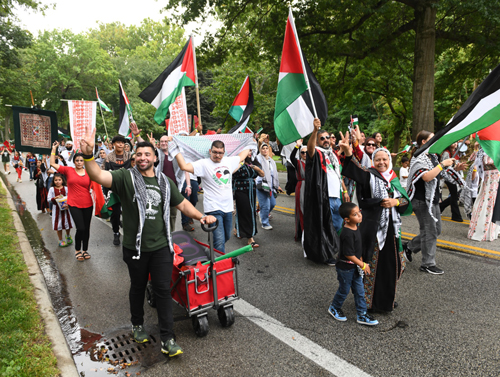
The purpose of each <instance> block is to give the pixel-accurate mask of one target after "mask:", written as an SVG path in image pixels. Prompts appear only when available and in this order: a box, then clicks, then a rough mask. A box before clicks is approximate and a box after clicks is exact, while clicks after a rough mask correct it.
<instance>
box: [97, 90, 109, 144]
mask: <svg viewBox="0 0 500 377" xmlns="http://www.w3.org/2000/svg"><path fill="white" fill-rule="evenodd" d="M95 94H96V96H97V99H99V94H97V87H96V88H95ZM97 102H99V101H97ZM97 105H98V106H99V110H101V117H102V124H104V131H106V139H109V136H108V129H107V128H106V122H105V121H104V115H103V113H102V107H101V104H100V103H98V104H97Z"/></svg>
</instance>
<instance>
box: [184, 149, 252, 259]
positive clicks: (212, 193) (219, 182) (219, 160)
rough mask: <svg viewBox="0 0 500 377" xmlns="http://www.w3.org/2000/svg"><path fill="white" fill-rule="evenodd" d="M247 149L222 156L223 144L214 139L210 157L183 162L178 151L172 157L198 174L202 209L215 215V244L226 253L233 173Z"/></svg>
mask: <svg viewBox="0 0 500 377" xmlns="http://www.w3.org/2000/svg"><path fill="white" fill-rule="evenodd" d="M248 151H249V150H248V149H246V150H244V151H242V152H240V153H239V155H238V156H233V157H224V153H225V147H224V143H223V142H222V141H220V140H215V141H214V142H213V143H212V147H211V148H210V151H209V152H210V158H205V159H203V160H198V161H195V162H192V163H186V161H185V160H184V157H183V156H182V154H181V153H178V154H177V155H176V156H175V158H176V159H177V163H178V164H179V167H180V168H181V170H184V171H187V172H188V173H191V174H195V175H196V176H197V177H200V178H201V180H202V184H203V190H204V195H203V209H204V212H205V214H207V215H208V214H210V215H212V216H214V217H215V218H216V219H217V220H218V221H219V226H218V227H217V229H216V230H215V231H214V248H216V249H217V250H219V251H221V252H223V253H225V244H226V242H227V241H228V240H229V238H230V237H231V229H232V225H233V187H232V174H233V172H235V171H236V170H238V169H239V167H240V166H241V165H240V163H241V162H242V161H243V160H245V158H246V157H247V156H248Z"/></svg>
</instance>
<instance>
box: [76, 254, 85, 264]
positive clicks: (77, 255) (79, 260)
mask: <svg viewBox="0 0 500 377" xmlns="http://www.w3.org/2000/svg"><path fill="white" fill-rule="evenodd" d="M75 258H76V260H77V261H78V262H83V261H84V260H85V258H84V257H83V254H82V252H81V251H79V252H78V253H76V254H75Z"/></svg>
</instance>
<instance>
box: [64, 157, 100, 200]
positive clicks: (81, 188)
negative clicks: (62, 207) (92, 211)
mask: <svg viewBox="0 0 500 377" xmlns="http://www.w3.org/2000/svg"><path fill="white" fill-rule="evenodd" d="M57 171H58V172H59V173H62V174H64V175H65V176H66V181H67V182H68V189H69V190H68V193H69V195H68V205H69V206H71V207H77V208H89V207H92V206H93V205H94V203H93V202H92V197H91V196H90V178H89V176H88V174H87V172H85V175H84V176H80V175H78V174H77V173H76V170H75V168H71V167H69V166H62V165H60V166H59V169H57Z"/></svg>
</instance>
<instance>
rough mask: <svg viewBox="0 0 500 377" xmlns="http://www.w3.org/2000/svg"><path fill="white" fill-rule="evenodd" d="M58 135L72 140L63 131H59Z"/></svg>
mask: <svg viewBox="0 0 500 377" xmlns="http://www.w3.org/2000/svg"><path fill="white" fill-rule="evenodd" d="M57 135H58V136H61V137H64V138H65V139H71V136H69V135H66V134H65V133H64V132H61V130H57Z"/></svg>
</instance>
